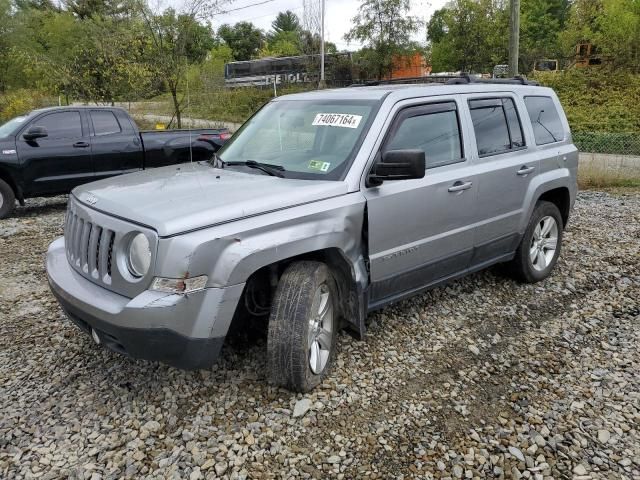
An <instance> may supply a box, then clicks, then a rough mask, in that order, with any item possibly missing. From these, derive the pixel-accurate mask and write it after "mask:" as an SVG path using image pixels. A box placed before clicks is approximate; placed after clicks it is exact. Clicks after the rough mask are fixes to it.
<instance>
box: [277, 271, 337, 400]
mask: <svg viewBox="0 0 640 480" xmlns="http://www.w3.org/2000/svg"><path fill="white" fill-rule="evenodd" d="M336 302H337V290H336V285H335V281H334V279H333V277H332V276H331V272H330V271H329V268H328V267H327V266H326V265H325V264H324V263H320V262H312V261H302V262H296V263H292V264H291V265H290V266H289V267H288V268H287V269H286V270H285V272H284V274H283V275H282V277H281V278H280V281H279V283H278V288H277V289H276V293H275V296H274V299H273V303H272V306H271V316H270V318H269V333H268V337H267V362H268V371H269V377H270V378H269V379H270V381H271V383H273V384H275V385H279V386H282V387H285V388H288V389H290V390H294V391H297V392H308V391H309V390H312V389H313V388H314V387H315V386H317V385H318V384H319V383H320V382H321V381H322V379H323V378H324V376H325V375H326V373H327V371H328V370H329V368H330V366H331V361H332V359H333V353H334V350H335V347H334V346H335V339H336V333H337V332H336V326H337V325H338V323H337V318H336V312H337V305H336Z"/></svg>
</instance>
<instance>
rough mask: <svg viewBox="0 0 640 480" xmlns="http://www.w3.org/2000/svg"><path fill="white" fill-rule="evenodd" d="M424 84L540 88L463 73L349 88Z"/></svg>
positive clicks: (522, 80)
mask: <svg viewBox="0 0 640 480" xmlns="http://www.w3.org/2000/svg"><path fill="white" fill-rule="evenodd" d="M424 83H429V84H430V83H441V84H445V85H468V84H471V83H475V84H477V83H489V84H492V83H493V84H495V83H497V84H501V83H502V84H511V85H531V86H538V85H540V84H539V83H538V82H535V81H533V80H527V79H526V78H524V77H522V76H520V75H518V76H515V77H513V78H478V77H474V76H471V75H469V74H468V73H461V74H459V75H429V76H426V77H410V78H393V79H391V80H372V81H365V82H361V83H352V84H351V85H349V87H374V86H377V85H398V84H424Z"/></svg>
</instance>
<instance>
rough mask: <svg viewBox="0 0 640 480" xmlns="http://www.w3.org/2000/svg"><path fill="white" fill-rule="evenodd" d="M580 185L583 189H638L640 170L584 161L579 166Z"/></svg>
mask: <svg viewBox="0 0 640 480" xmlns="http://www.w3.org/2000/svg"><path fill="white" fill-rule="evenodd" d="M578 187H579V188H580V189H581V190H601V189H614V188H624V189H638V188H640V172H637V173H635V174H634V173H632V172H629V171H625V170H616V169H610V168H603V167H600V166H596V165H593V164H587V163H583V164H580V167H579V168H578Z"/></svg>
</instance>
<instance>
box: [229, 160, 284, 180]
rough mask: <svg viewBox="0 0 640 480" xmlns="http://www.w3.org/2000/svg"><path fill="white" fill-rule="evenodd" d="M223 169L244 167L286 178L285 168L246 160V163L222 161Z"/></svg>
mask: <svg viewBox="0 0 640 480" xmlns="http://www.w3.org/2000/svg"><path fill="white" fill-rule="evenodd" d="M222 165H223V167H227V166H231V167H232V166H234V165H242V166H243V167H249V168H257V169H258V170H262V171H263V172H265V173H267V174H269V175H271V176H272V177H280V178H284V174H283V173H282V172H285V171H286V170H285V168H284V167H283V166H282V165H273V164H271V163H262V162H256V161H255V160H245V161H244V162H225V161H224V160H223V161H222Z"/></svg>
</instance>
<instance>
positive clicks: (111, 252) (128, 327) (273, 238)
mask: <svg viewBox="0 0 640 480" xmlns="http://www.w3.org/2000/svg"><path fill="white" fill-rule="evenodd" d="M463 80H464V81H463ZM496 82H497V81H494V82H480V81H470V79H469V78H468V77H467V78H466V79H461V81H460V82H459V83H458V84H448V85H421V86H415V85H393V86H389V85H387V86H383V85H379V86H369V87H359V88H345V89H340V90H324V91H316V92H312V93H303V94H296V95H289V96H283V97H280V98H277V99H274V100H273V101H271V102H269V103H268V104H267V105H266V106H264V107H263V108H262V109H261V110H260V111H258V112H257V113H256V114H255V115H254V116H253V117H252V118H251V119H249V120H248V121H247V122H246V123H245V124H244V125H243V126H242V128H241V129H240V130H239V131H238V132H237V133H236V134H235V135H234V136H233V137H232V139H231V140H230V141H229V142H228V143H227V144H226V145H225V146H224V148H223V149H222V150H221V151H220V154H219V156H218V157H216V158H214V159H212V160H211V161H210V162H199V163H192V164H183V165H179V166H171V167H166V168H161V169H156V170H147V171H144V172H139V173H133V174H130V175H125V176H122V177H118V178H115V179H114V178H112V179H108V180H103V181H99V182H95V183H91V184H88V185H84V186H81V187H78V188H76V189H75V190H74V191H73V193H72V194H71V196H70V198H69V205H68V210H67V214H66V223H65V231H64V238H59V239H57V240H56V241H54V242H53V243H52V244H51V246H50V247H49V251H48V254H47V272H48V276H49V282H50V285H51V289H52V291H53V293H54V294H55V296H56V297H57V299H58V300H59V302H60V304H61V305H62V308H63V309H64V310H65V312H66V313H67V314H68V316H69V318H70V319H71V320H72V321H73V322H74V323H76V324H77V325H78V326H79V327H80V328H82V329H83V330H85V331H86V332H87V333H89V334H90V335H91V336H92V337H93V339H94V340H95V342H96V343H99V344H102V345H104V346H106V347H108V348H110V349H112V350H115V351H117V352H120V353H122V354H126V355H129V356H131V357H134V358H144V359H149V360H158V361H162V362H166V363H168V364H171V365H174V366H177V367H181V368H188V369H194V368H207V367H209V366H211V365H212V364H213V363H214V362H215V360H216V358H217V357H218V355H219V353H220V349H221V347H222V345H223V343H224V340H225V336H226V335H227V332H228V330H229V327H230V325H231V323H232V320H234V318H238V317H239V316H241V315H252V316H254V317H258V318H260V317H262V319H263V321H264V322H265V323H266V322H268V337H267V358H268V370H269V378H270V380H271V381H272V382H273V383H275V384H277V385H281V386H284V387H287V388H290V389H293V390H297V391H308V390H310V389H312V388H313V387H314V386H316V385H317V384H318V383H319V382H321V380H322V378H323V376H324V375H326V374H327V372H328V370H329V368H330V365H331V361H332V356H333V352H334V350H335V348H334V346H335V344H336V336H337V334H338V332H339V331H341V330H342V329H345V328H346V329H348V330H349V331H351V332H352V333H353V334H354V335H356V336H357V337H362V336H363V335H364V333H365V318H366V316H367V314H368V313H369V312H371V311H373V310H376V309H379V308H381V307H383V306H385V305H387V304H389V303H391V302H396V301H398V300H401V299H403V298H406V297H408V296H410V295H414V294H416V293H419V292H422V291H424V290H425V289H428V288H431V287H434V286H436V285H439V284H442V283H443V282H446V281H449V280H452V279H455V278H457V277H460V276H462V275H465V274H467V273H470V272H474V271H477V270H480V269H483V268H485V267H488V266H489V265H492V264H496V263H499V262H504V263H507V267H508V271H510V272H511V273H512V274H513V275H514V276H515V277H516V278H518V279H520V280H521V281H524V282H537V281H540V280H542V279H544V278H546V277H547V276H548V275H549V274H550V273H551V270H552V269H553V267H554V265H555V263H556V261H557V259H558V255H559V253H560V246H561V243H562V233H563V229H564V228H565V226H566V225H567V220H568V218H569V212H570V211H571V208H572V206H573V203H574V200H575V197H576V189H577V187H576V173H577V167H578V153H577V150H576V148H575V146H574V145H573V144H572V140H571V134H570V131H569V125H568V123H567V119H566V117H565V115H564V112H563V110H562V107H561V106H560V103H559V101H558V98H557V97H556V95H555V94H554V92H553V91H552V90H550V89H548V88H542V87H539V86H537V85H536V84H533V83H529V82H526V81H524V80H521V79H514V80H504V81H502V82H500V83H496Z"/></svg>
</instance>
